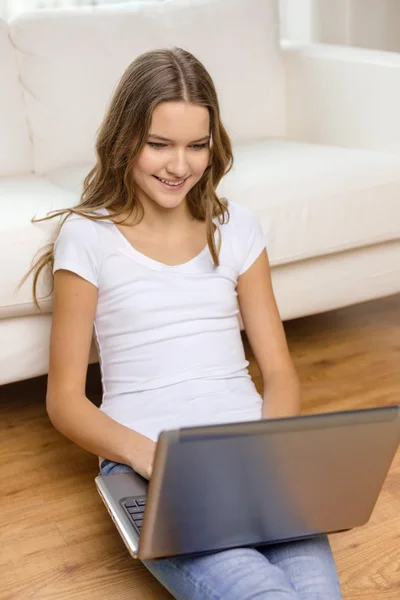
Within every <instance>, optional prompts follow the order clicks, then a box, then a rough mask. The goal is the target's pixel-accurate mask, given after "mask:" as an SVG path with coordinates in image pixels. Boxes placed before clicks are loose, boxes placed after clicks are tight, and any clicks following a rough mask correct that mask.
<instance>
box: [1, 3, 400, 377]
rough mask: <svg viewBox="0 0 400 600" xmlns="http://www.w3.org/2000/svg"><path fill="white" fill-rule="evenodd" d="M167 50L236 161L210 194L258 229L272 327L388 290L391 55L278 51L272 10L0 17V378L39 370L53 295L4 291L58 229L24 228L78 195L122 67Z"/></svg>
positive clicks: (398, 70) (45, 287) (395, 267)
mask: <svg viewBox="0 0 400 600" xmlns="http://www.w3.org/2000/svg"><path fill="white" fill-rule="evenodd" d="M172 45H176V46H182V47H185V48H187V49H188V50H190V51H191V52H193V53H194V54H195V55H196V56H198V58H199V59H200V60H202V61H203V63H204V64H205V66H206V67H207V68H208V69H209V71H210V73H211V75H212V76H213V78H214V81H215V84H216V87H217V90H218V93H219V98H220V104H221V110H222V116H223V120H224V123H225V125H226V127H227V129H228V131H229V133H230V135H231V137H232V141H233V146H234V154H235V160H236V162H235V167H234V169H233V170H232V172H231V173H230V174H229V175H228V176H227V177H226V178H225V179H224V180H223V181H222V182H221V184H220V187H219V189H218V192H219V193H220V194H221V195H225V196H227V197H229V198H231V199H232V200H235V201H237V202H240V203H243V204H246V205H248V206H250V207H252V208H253V209H254V210H255V211H256V212H257V213H258V214H259V216H260V218H261V221H262V223H263V226H264V228H265V231H266V232H268V233H269V240H270V241H269V255H270V260H271V263H272V267H273V269H272V275H273V284H274V288H275V293H276V297H277V301H278V305H279V309H280V313H281V317H282V318H283V319H289V318H293V317H299V316H302V315H307V314H312V313H317V312H321V311H326V310H329V309H333V308H336V307H341V306H345V305H349V304H352V303H358V302H362V301H364V300H368V299H372V298H376V297H379V296H385V295H390V294H394V293H397V292H399V291H400V117H399V105H400V56H397V55H394V54H386V53H383V52H375V51H368V50H362V51H361V50H357V49H352V48H341V47H324V46H305V47H293V46H288V45H286V46H285V45H283V47H281V45H280V42H279V24H278V10H277V2H276V0H264V1H263V2H259V0H165V1H154V2H150V1H147V2H146V1H144V2H142V3H140V2H137V3H130V4H126V5H119V6H118V7H116V6H115V5H114V6H111V7H108V6H104V7H101V8H97V9H93V8H85V9H71V10H59V11H43V12H40V13H37V14H31V15H25V16H22V17H19V18H17V19H16V20H13V21H11V22H9V23H6V22H0V269H1V278H0V384H5V383H8V382H13V381H18V380H22V379H27V378H30V377H35V376H38V375H41V374H45V373H47V370H48V343H49V331H50V323H51V298H49V299H47V300H45V299H44V300H42V301H41V307H42V310H43V312H42V313H40V312H38V311H37V310H36V308H35V306H34V304H33V300H32V296H31V283H32V280H28V281H27V282H26V283H25V284H24V285H23V286H22V288H21V289H20V290H19V291H18V292H17V291H16V287H17V284H18V282H19V281H20V279H21V277H22V276H23V274H24V273H25V272H26V271H27V270H28V268H29V266H30V265H31V261H32V258H33V255H34V254H35V253H36V252H37V251H38V250H39V249H40V248H41V247H42V246H44V245H45V244H47V243H48V242H49V241H51V240H53V239H54V232H55V226H56V220H53V221H49V222H45V223H39V224H32V223H31V222H30V219H31V218H32V217H33V216H35V215H36V216H44V215H45V214H46V213H47V211H49V210H52V209H56V208H59V207H65V206H72V205H73V204H75V203H76V202H77V201H78V199H79V195H80V191H81V185H82V181H83V178H84V176H85V175H86V173H87V172H88V171H89V169H90V168H91V166H92V164H93V161H94V141H95V135H96V130H97V127H98V126H99V124H100V121H101V119H102V116H103V114H104V111H105V108H106V105H107V102H108V100H109V98H110V95H111V92H112V90H113V88H114V86H115V84H116V82H117V80H118V79H119V77H120V76H121V74H122V72H123V70H124V69H125V67H126V66H127V65H128V64H129V63H130V62H131V61H132V60H133V59H134V58H135V57H136V56H137V55H138V54H140V53H142V52H144V51H145V50H148V49H150V48H156V47H165V46H172ZM49 286H50V280H47V281H42V282H41V285H40V296H41V297H44V296H45V294H46V293H47V292H48V291H49V289H50V287H49ZM96 360H97V356H96V351H95V347H94V346H93V348H92V354H91V362H95V361H96Z"/></svg>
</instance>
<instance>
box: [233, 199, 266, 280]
mask: <svg viewBox="0 0 400 600" xmlns="http://www.w3.org/2000/svg"><path fill="white" fill-rule="evenodd" d="M232 208H233V210H232V211H230V212H231V214H232V213H234V214H233V215H232V216H234V218H235V220H236V221H237V223H236V228H235V229H236V235H235V245H236V255H237V257H238V274H239V275H242V274H243V273H244V272H245V271H247V269H249V268H250V267H251V265H252V264H253V263H254V262H255V260H256V259H257V258H258V257H259V256H260V254H261V252H262V251H263V250H264V248H265V247H266V246H267V236H266V234H265V233H264V231H263V229H262V226H261V223H260V219H259V218H258V216H257V215H256V214H255V213H254V212H253V211H251V210H250V209H249V208H247V207H245V206H241V205H240V206H239V205H238V204H235V205H233V206H232Z"/></svg>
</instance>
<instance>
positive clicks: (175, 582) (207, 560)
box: [100, 461, 341, 600]
mask: <svg viewBox="0 0 400 600" xmlns="http://www.w3.org/2000/svg"><path fill="white" fill-rule="evenodd" d="M131 470H132V469H131V468H130V467H129V466H128V465H121V464H117V463H113V462H111V461H104V462H103V463H102V465H101V472H100V475H106V474H109V473H123V472H128V471H131ZM142 562H143V564H144V565H145V566H146V568H147V569H148V570H149V571H150V573H152V575H153V576H154V577H155V578H156V579H158V581H159V582H160V583H161V584H162V585H163V586H164V587H165V588H166V589H167V590H168V591H169V592H170V593H171V594H172V595H173V596H174V598H176V600H189V599H190V600H227V598H229V600H255V599H257V600H264V599H268V600H305V599H307V600H339V599H341V594H340V586H339V582H338V578H337V573H336V568H335V564H334V561H333V557H332V553H331V550H330V546H329V542H328V540H327V538H326V536H321V537H319V538H313V539H310V540H301V541H296V542H288V543H285V544H274V545H271V546H262V547H259V548H258V549H256V548H252V547H249V548H234V549H231V550H224V551H222V552H214V553H212V554H206V555H203V556H197V557H178V558H163V559H158V560H150V561H142Z"/></svg>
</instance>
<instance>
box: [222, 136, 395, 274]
mask: <svg viewBox="0 0 400 600" xmlns="http://www.w3.org/2000/svg"><path fill="white" fill-rule="evenodd" d="M234 156H235V165H234V167H233V169H232V171H231V172H230V173H228V175H226V176H225V178H224V179H223V180H222V181H221V184H220V186H219V188H218V193H219V194H220V195H225V196H227V197H228V198H231V199H232V200H235V201H236V202H242V203H243V204H245V205H246V206H248V207H249V208H252V209H253V210H254V211H255V212H256V213H258V214H259V215H260V217H261V221H262V225H263V227H264V230H265V232H266V233H268V239H269V257H270V260H271V263H272V265H281V264H286V263H292V262H294V261H299V260H304V259H308V258H313V257H315V256H322V255H327V254H332V253H335V252H343V251H345V250H349V249H352V248H359V247H361V246H369V245H372V244H378V243H380V242H385V241H388V240H394V239H400V201H399V198H400V156H398V155H394V154H384V153H381V152H371V151H364V150H350V149H345V148H339V147H334V146H321V145H317V144H306V143H301V142H291V141H279V140H275V141H261V142H253V143H250V144H242V145H238V146H235V148H234Z"/></svg>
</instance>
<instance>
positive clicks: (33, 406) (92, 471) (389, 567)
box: [0, 296, 400, 600]
mask: <svg viewBox="0 0 400 600" xmlns="http://www.w3.org/2000/svg"><path fill="white" fill-rule="evenodd" d="M285 327H286V331H287V336H288V341H289V345H290V349H291V352H292V356H293V358H294V361H295V364H296V367H297V369H298V372H299V374H300V378H301V380H302V385H303V393H304V412H305V413H310V412H325V411H333V410H339V409H351V408H358V407H372V406H383V405H386V404H395V403H399V402H400V296H393V297H391V298H387V299H384V300H379V301H375V302H370V303H366V304H363V305H359V306H354V307H351V308H347V309H342V310H339V311H335V312H331V313H328V314H324V315H318V316H314V317H307V318H303V319H299V320H295V321H291V322H287V323H285ZM247 355H248V357H249V360H251V373H252V375H253V377H254V379H255V381H256V385H259V383H260V380H259V377H258V374H257V369H256V366H255V364H254V360H253V359H252V357H251V355H250V352H249V351H248V349H247ZM45 384H46V380H45V378H44V377H43V378H38V379H35V380H30V381H25V382H21V383H17V384H12V385H8V386H3V387H0V399H1V401H0V419H1V423H2V430H1V438H0V451H1V454H0V456H1V469H0V498H1V510H0V536H1V543H0V582H1V583H0V599H1V600H6V599H7V600H8V599H9V600H11V599H13V600H25V599H35V600H46V599H49V600H50V599H51V600H64V599H68V600H78V599H79V600H86V599H88V600H125V599H126V600H128V599H129V600H155V599H158V600H162V599H167V598H171V596H170V595H169V594H168V593H167V592H166V591H165V590H164V589H163V588H162V587H161V585H160V584H159V583H158V582H157V581H156V580H155V579H153V577H152V576H151V575H150V574H149V573H148V572H147V570H146V569H145V568H144V567H143V566H142V564H141V563H140V562H137V561H133V560H132V559H131V558H130V556H129V555H128V552H127V551H126V550H125V547H124V545H123V543H122V541H121V539H120V537H119V535H118V534H117V532H116V530H115V529H114V526H113V525H112V523H111V520H110V519H109V517H108V515H107V513H106V511H105V509H104V507H103V504H102V502H101V500H100V498H99V497H98V495H97V493H96V491H95V487H94V483H93V478H94V477H95V475H96V474H97V464H96V458H95V457H93V456H91V455H89V454H87V453H86V452H84V451H83V450H81V449H79V448H77V447H75V446H74V445H73V444H72V443H71V442H69V441H68V440H66V439H64V438H63V437H62V436H61V435H60V434H59V433H58V432H57V431H55V429H54V428H53V427H52V426H51V424H50V423H49V421H48V419H47V416H46V412H45V408H44V398H45ZM88 395H89V397H91V398H92V399H93V400H94V401H97V402H98V401H99V379H98V370H97V366H94V367H91V368H90V369H89V377H88ZM331 544H332V548H333V551H334V555H335V559H336V563H337V567H338V570H339V574H340V579H341V582H342V588H343V595H344V598H345V600H359V599H363V600H364V599H365V600H395V599H397V600H399V598H400V454H397V456H396V458H395V460H394V462H393V464H392V467H391V470H390V473H389V475H388V477H387V479H386V482H385V484H384V488H383V490H382V493H381V495H380V498H379V501H378V503H377V505H376V507H375V511H374V513H373V516H372V518H371V520H370V522H369V524H368V525H366V526H364V527H361V528H358V529H354V530H352V531H350V532H346V533H341V534H336V535H333V536H331ZM227 600H229V599H227ZM272 600H273V599H272Z"/></svg>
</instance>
